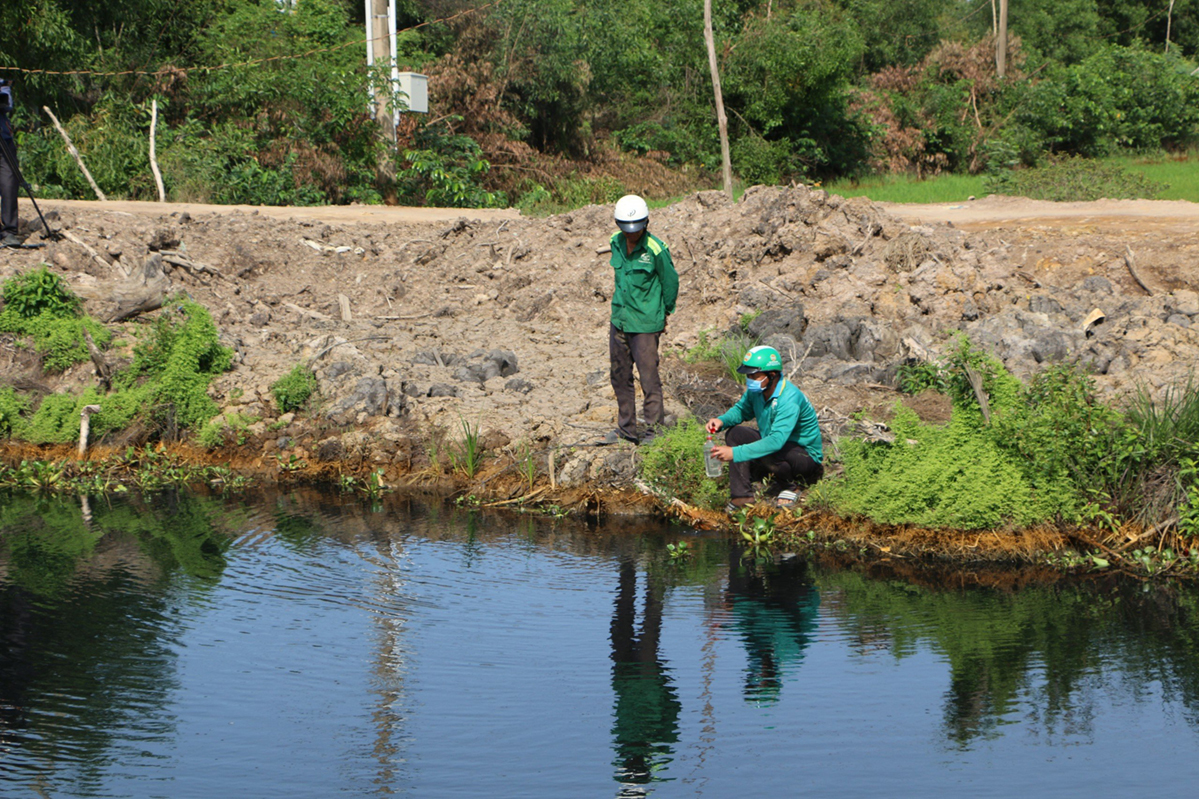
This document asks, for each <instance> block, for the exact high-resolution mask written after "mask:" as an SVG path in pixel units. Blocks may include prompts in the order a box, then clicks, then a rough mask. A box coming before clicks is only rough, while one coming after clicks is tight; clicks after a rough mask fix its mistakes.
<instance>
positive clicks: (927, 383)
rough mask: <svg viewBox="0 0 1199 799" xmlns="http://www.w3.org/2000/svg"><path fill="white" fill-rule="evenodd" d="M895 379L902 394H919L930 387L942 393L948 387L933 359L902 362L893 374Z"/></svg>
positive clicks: (943, 375) (942, 373)
mask: <svg viewBox="0 0 1199 799" xmlns="http://www.w3.org/2000/svg"><path fill="white" fill-rule="evenodd" d="M895 381H896V383H898V385H899V390H900V391H902V392H903V393H904V394H919V393H920V392H922V391H926V390H927V389H930V388H931V389H933V390H934V391H939V392H941V393H942V394H944V393H945V391H946V390H947V389H948V388H949V386H948V384H947V383H946V381H945V373H944V372H943V371H942V370H941V365H940V364H938V363H936V362H935V361H916V362H912V363H902V364H900V365H899V369H898V370H897V372H896V374H895Z"/></svg>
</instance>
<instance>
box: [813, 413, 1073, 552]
mask: <svg viewBox="0 0 1199 799" xmlns="http://www.w3.org/2000/svg"><path fill="white" fill-rule="evenodd" d="M956 410H957V409H956V407H955V415H954V418H953V420H951V421H950V423H949V424H948V425H947V426H945V427H933V426H930V425H925V424H923V423H921V422H920V420H919V419H918V418H917V417H916V414H915V413H914V412H913V411H911V410H910V409H907V408H904V407H903V406H898V407H897V408H896V412H895V418H894V419H893V420H892V422H891V430H892V431H893V432H894V433H895V437H896V443H895V444H894V445H884V444H876V443H870V442H865V441H860V440H851V441H845V440H842V441H841V442H840V444H839V446H840V449H841V453H842V459H843V461H844V465H845V471H844V474H843V475H842V476H841V477H840V478H838V479H835V480H826V481H822V482H821V483H817V484H816V486H815V487H814V488H813V494H812V497H813V499H816V500H818V501H823V502H826V503H828V504H830V505H832V507H834V508H835V509H836V510H838V511H839V512H842V513H850V514H858V515H862V516H867V517H869V518H871V519H874V520H876V521H880V522H884V523H889V524H919V525H923V526H926V527H954V528H961V529H968V530H969V529H982V528H989V527H997V526H1000V525H1002V524H1005V523H1015V524H1028V523H1031V522H1035V521H1039V520H1042V519H1045V518H1048V517H1049V516H1051V515H1052V514H1053V512H1054V511H1056V510H1058V509H1059V506H1058V505H1057V504H1055V501H1056V499H1057V498H1055V497H1053V496H1047V495H1042V494H1040V493H1038V492H1037V491H1036V490H1035V487H1034V486H1033V485H1032V484H1031V483H1030V482H1029V480H1028V479H1027V478H1026V477H1025V476H1024V474H1023V473H1022V470H1021V469H1020V466H1019V463H1018V459H1017V458H1016V457H1014V456H1013V455H1011V454H1009V453H1007V452H1005V451H1004V450H1003V449H1001V448H1000V447H999V445H998V444H997V443H996V442H995V440H994V439H993V437H992V436H990V435H989V434H988V432H987V431H986V430H984V429H981V428H980V427H978V426H977V424H976V420H974V419H971V418H969V417H968V416H967V415H965V414H961V415H959V414H957V413H956ZM909 441H914V442H916V443H915V444H910V443H908V442H909Z"/></svg>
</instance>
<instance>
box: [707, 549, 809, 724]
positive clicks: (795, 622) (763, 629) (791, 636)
mask: <svg viewBox="0 0 1199 799" xmlns="http://www.w3.org/2000/svg"><path fill="white" fill-rule="evenodd" d="M736 557H737V556H736V555H734V561H733V563H732V565H731V567H730V568H729V585H728V589H727V590H726V591H725V607H726V609H727V610H728V611H729V613H730V615H731V616H732V619H733V625H734V627H735V628H736V630H737V632H738V633H739V634H740V636H741V642H742V644H744V646H745V653H746V654H747V655H748V656H749V665H748V667H747V668H746V673H745V698H746V699H747V700H752V701H757V702H774V701H777V700H778V696H779V691H780V690H781V689H782V687H783V673H784V671H785V670H786V669H787V667H788V666H790V665H795V664H797V663H798V662H799V661H800V660H801V659H802V658H803V651H804V650H805V649H806V648H807V646H808V642H809V641H810V640H811V637H812V633H813V632H815V630H816V612H817V608H818V607H819V606H820V594H819V593H818V592H817V591H816V589H815V587H813V586H812V584H811V582H810V581H809V580H808V576H807V563H806V562H804V561H802V560H800V559H799V558H789V559H787V560H784V561H783V562H782V563H779V564H777V565H773V566H769V567H767V568H756V567H750V566H748V565H745V564H739V563H737V562H736V560H735V559H736Z"/></svg>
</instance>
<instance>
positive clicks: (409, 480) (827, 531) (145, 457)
mask: <svg viewBox="0 0 1199 799" xmlns="http://www.w3.org/2000/svg"><path fill="white" fill-rule="evenodd" d="M252 449H253V448H252V447H249V446H248V447H246V450H247V451H246V452H244V453H242V454H240V455H239V454H238V453H237V452H232V453H230V452H224V453H214V452H211V451H208V450H204V449H201V448H197V447H194V446H191V445H188V444H171V445H160V446H151V447H148V448H144V449H142V450H130V449H129V448H125V449H124V450H122V449H118V448H113V447H105V446H98V447H95V448H92V449H90V450H89V451H88V453H87V454H86V456H85V457H84V458H79V457H78V456H77V454H76V453H75V451H74V448H71V447H65V446H33V445H26V444H20V443H13V442H0V466H7V467H8V468H9V469H10V470H19V469H21V468H25V469H27V470H28V469H29V468H30V467H31V465H33V464H37V465H38V466H41V467H43V468H46V469H49V470H52V471H56V473H57V474H58V477H57V478H56V479H55V481H54V484H53V485H50V486H47V487H42V488H38V487H35V486H34V485H33V484H32V483H29V484H24V485H23V484H21V483H19V482H17V483H14V482H13V481H12V476H13V472H12V471H10V472H9V473H8V477H9V483H8V485H9V487H11V488H15V489H16V490H22V489H24V490H29V491H37V490H42V491H45V492H56V493H80V494H88V493H91V494H93V495H95V494H100V495H103V493H106V492H111V491H114V490H121V491H127V490H143V491H157V490H165V489H168V488H180V487H188V486H190V487H193V488H195V487H203V488H204V489H205V490H216V491H230V492H233V493H234V494H240V493H242V492H250V493H252V492H255V491H258V490H262V489H266V490H293V489H299V490H306V489H311V490H316V491H322V492H326V491H327V492H337V491H341V492H342V493H343V494H346V495H350V496H357V497H360V498H362V499H364V500H371V501H372V502H376V503H378V502H382V503H388V502H395V501H404V500H405V499H419V500H423V501H433V502H443V503H447V504H452V505H454V506H455V507H458V508H461V509H470V510H478V511H481V512H500V513H529V514H536V515H548V516H557V517H562V516H567V517H570V518H574V519H578V520H585V521H590V522H592V523H598V524H610V523H613V522H615V521H617V520H624V522H628V521H633V520H636V519H642V520H645V521H646V522H649V521H651V520H656V521H657V522H659V523H662V524H674V525H676V526H677V527H678V529H680V531H682V532H683V533H684V538H683V539H682V540H685V538H686V535H687V534H704V533H716V534H722V535H727V536H729V537H730V538H731V539H732V540H734V541H742V536H741V532H740V530H741V527H740V526H739V522H740V523H742V524H743V525H744V526H745V527H746V528H747V529H748V528H749V526H750V525H752V522H753V520H754V519H755V518H764V519H769V520H770V521H771V529H772V532H773V535H772V538H771V540H770V541H769V543H768V545H767V546H766V547H764V548H763V549H762V550H761V551H759V552H757V553H756V554H757V556H759V557H770V558H777V557H790V556H791V555H793V554H796V553H800V554H805V555H806V556H809V557H820V558H833V559H836V560H838V561H840V562H852V563H856V564H860V565H865V566H868V567H870V568H872V569H880V568H881V569H888V568H889V569H894V570H899V571H901V572H903V573H905V574H913V573H917V572H919V571H920V570H921V569H926V568H928V569H934V570H939V569H941V568H949V569H951V570H953V571H954V572H955V573H958V574H961V575H974V577H972V578H970V581H969V582H970V584H978V585H987V586H1000V585H1017V584H1024V583H1027V582H1029V581H1032V582H1044V581H1046V580H1050V579H1056V578H1057V577H1061V576H1064V575H1067V574H1086V573H1093V574H1094V575H1095V576H1096V577H1098V576H1101V575H1100V573H1099V571H1098V570H1096V569H1095V568H1094V563H1093V561H1092V560H1090V559H1088V558H1087V557H1086V556H1084V555H1083V554H1081V553H1084V552H1088V551H1099V550H1100V549H1101V548H1102V544H1100V543H1098V542H1097V541H1095V540H1094V538H1093V536H1092V533H1093V531H1088V530H1085V529H1081V528H1069V527H1065V526H1054V525H1041V526H1036V527H1032V528H1027V529H997V530H982V531H979V530H974V531H960V530H950V529H929V528H921V527H917V526H914V525H886V524H878V523H875V522H872V521H870V520H868V519H849V518H844V517H839V516H837V515H834V514H831V513H828V512H823V511H805V510H803V509H801V510H800V511H798V512H796V513H795V514H790V513H781V512H780V511H779V510H778V509H777V508H774V507H773V506H771V505H769V504H766V503H762V504H759V505H756V506H753V507H752V508H751V509H750V511H749V512H748V514H747V517H746V518H745V519H743V520H739V519H737V518H732V517H730V516H728V515H727V514H726V513H724V512H722V511H710V510H704V509H700V508H694V507H690V506H687V505H685V504H683V503H681V502H678V501H677V500H675V501H673V502H671V501H665V500H664V499H663V498H661V497H656V496H654V495H653V494H651V493H649V492H647V491H645V490H641V489H638V488H636V487H614V486H608V487H581V486H560V485H552V484H551V483H550V481H549V480H548V478H546V477H545V476H542V478H541V479H539V480H538V481H537V482H535V483H534V484H533V485H532V486H530V485H529V484H528V482H527V481H525V480H524V479H522V478H521V477H520V476H519V475H518V474H516V467H517V466H518V464H517V463H516V462H514V461H512V460H511V459H508V460H507V461H505V460H504V459H497V460H495V461H493V462H490V463H488V464H487V465H486V466H485V467H484V469H483V470H481V471H480V472H479V473H478V474H477V475H476V477H475V478H473V479H466V478H465V477H463V476H462V475H459V474H454V473H451V472H445V471H432V470H429V469H424V470H416V471H409V470H403V469H398V468H395V467H379V466H375V467H374V468H371V466H370V464H360V465H359V466H358V467H351V466H349V465H348V464H347V463H345V462H341V461H332V462H325V461H311V462H309V461H308V460H305V461H303V463H301V464H297V465H294V466H289V465H288V464H287V463H286V462H283V461H280V460H277V459H275V460H270V461H264V460H263V459H262V458H261V457H258V456H256V455H254V454H253V452H252ZM189 470H190V471H189ZM208 470H213V471H208ZM4 477H5V473H4V472H3V471H2V470H0V488H3V487H4V486H5V480H4ZM347 477H350V478H353V480H354V482H349V481H347V479H346V478H347ZM117 486H121V487H122V488H121V489H117ZM372 486H373V487H372ZM742 543H745V545H746V546H747V556H751V555H753V554H754V550H753V549H752V547H751V546H750V545H749V544H748V543H746V542H744V541H742ZM1111 554H1112V556H1113V557H1112V568H1108V567H1105V569H1104V570H1103V572H1102V574H1112V575H1115V574H1124V575H1126V576H1132V577H1136V578H1140V579H1143V578H1145V577H1146V576H1149V575H1150V574H1152V573H1153V571H1152V570H1149V572H1148V573H1147V572H1146V569H1144V568H1141V566H1143V564H1138V563H1136V562H1135V561H1132V560H1131V559H1128V560H1127V562H1124V559H1121V558H1120V557H1119V556H1118V553H1111ZM1179 565H1180V566H1181V565H1183V564H1181V563H1180V564H1179ZM980 570H981V571H980ZM980 575H982V576H980ZM1168 575H1169V576H1171V577H1180V578H1183V579H1188V580H1190V579H1199V569H1196V568H1194V564H1186V567H1185V568H1177V569H1171V570H1169V571H1168ZM1158 576H1159V577H1160V576H1162V572H1161V570H1158ZM963 579H965V577H963Z"/></svg>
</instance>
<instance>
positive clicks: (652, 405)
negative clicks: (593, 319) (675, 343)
mask: <svg viewBox="0 0 1199 799" xmlns="http://www.w3.org/2000/svg"><path fill="white" fill-rule="evenodd" d="M661 337H662V332H661V331H658V332H657V333H625V332H623V331H621V330H617V329H616V326H615V325H613V324H609V325H608V360H609V362H610V365H611V376H612V391H614V392H615V393H616V409H617V421H616V429H617V430H619V431H620V433H621V434H622V435H624V436H625V437H627V438H633V439H635V438H637V392H636V389H635V388H634V387H633V366H634V365H636V366H637V376H638V377H640V378H641V393H642V394H643V395H644V396H645V423H646V424H647V425H649V426H651V427H653V426H657V425H660V424H662V422H663V420H664V419H665V412H664V411H663V409H662V380H661V379H660V378H659V377H658V339H659V338H661Z"/></svg>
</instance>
